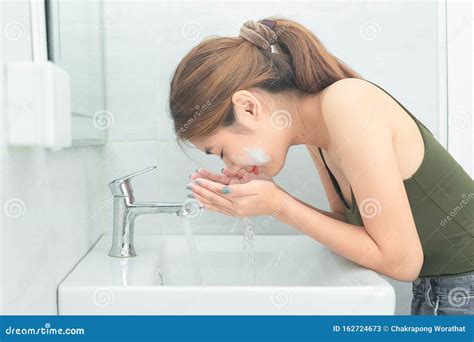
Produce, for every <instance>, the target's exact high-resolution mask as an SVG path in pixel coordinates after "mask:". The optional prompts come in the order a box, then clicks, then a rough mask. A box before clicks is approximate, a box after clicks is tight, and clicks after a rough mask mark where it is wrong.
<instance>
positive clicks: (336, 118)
mask: <svg viewBox="0 0 474 342" xmlns="http://www.w3.org/2000/svg"><path fill="white" fill-rule="evenodd" d="M390 101H392V99H391V97H390V96H389V95H388V94H386V93H385V92H384V91H383V90H382V89H380V88H378V87H377V86H375V85H374V84H372V83H370V82H368V81H366V80H363V79H359V78H345V79H342V80H339V81H336V82H334V83H333V84H331V85H330V86H328V87H327V88H325V89H324V90H323V92H322V94H321V111H322V115H323V119H324V121H325V123H326V125H327V128H328V131H329V134H330V136H331V138H336V137H335V136H337V135H339V136H344V137H345V138H347V137H350V136H353V137H357V138H361V137H362V136H367V134H372V133H373V131H374V130H377V131H385V132H384V134H387V133H388V132H389V131H390V130H391V121H390V113H388V112H387V103H389V102H390ZM384 107H385V108H384ZM364 133H365V134H364Z"/></svg>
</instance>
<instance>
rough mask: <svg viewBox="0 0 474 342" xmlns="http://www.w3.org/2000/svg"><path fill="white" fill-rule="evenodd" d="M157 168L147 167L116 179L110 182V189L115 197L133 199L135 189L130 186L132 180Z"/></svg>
mask: <svg viewBox="0 0 474 342" xmlns="http://www.w3.org/2000/svg"><path fill="white" fill-rule="evenodd" d="M156 168H157V165H155V166H150V167H147V168H146V169H143V170H140V171H137V172H134V173H131V174H129V175H126V176H122V177H120V178H117V179H114V180H113V181H111V182H109V188H110V190H111V191H112V195H113V196H125V197H132V196H133V189H132V185H131V184H130V179H131V178H133V177H135V176H138V175H141V174H142V173H145V172H149V171H151V170H154V169H156Z"/></svg>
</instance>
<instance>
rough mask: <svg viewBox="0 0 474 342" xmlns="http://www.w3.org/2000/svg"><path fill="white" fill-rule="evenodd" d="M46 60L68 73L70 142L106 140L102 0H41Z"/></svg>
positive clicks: (109, 120)
mask: <svg viewBox="0 0 474 342" xmlns="http://www.w3.org/2000/svg"><path fill="white" fill-rule="evenodd" d="M45 13H46V31H47V49H48V60H50V61H52V62H54V63H55V64H57V65H58V66H60V67H61V68H63V69H64V70H66V71H67V72H68V73H69V75H70V77H71V110H72V113H71V114H72V145H73V146H83V145H97V144H103V143H105V141H106V136H107V128H109V127H110V126H111V125H112V124H113V117H112V115H111V114H110V112H108V111H107V110H106V103H105V77H104V53H103V51H104V50H103V32H104V31H103V23H102V2H101V1H99V0H97V1H59V0H45Z"/></svg>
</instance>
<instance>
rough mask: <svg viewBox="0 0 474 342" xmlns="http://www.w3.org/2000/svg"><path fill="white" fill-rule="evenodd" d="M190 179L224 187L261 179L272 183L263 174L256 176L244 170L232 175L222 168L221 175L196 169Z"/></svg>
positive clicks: (269, 178)
mask: <svg viewBox="0 0 474 342" xmlns="http://www.w3.org/2000/svg"><path fill="white" fill-rule="evenodd" d="M190 177H191V179H192V180H195V179H197V178H205V179H209V180H211V181H214V182H217V183H222V184H225V185H229V184H242V183H247V182H249V181H251V180H252V179H261V180H268V181H271V182H273V179H272V178H271V177H268V176H266V175H265V174H264V173H260V174H259V175H256V174H254V173H251V172H247V171H245V170H244V169H240V170H239V171H237V172H235V173H234V172H231V171H230V170H229V169H227V168H223V169H222V174H215V173H213V172H211V171H209V170H206V169H197V170H196V172H194V173H192V174H191V175H190Z"/></svg>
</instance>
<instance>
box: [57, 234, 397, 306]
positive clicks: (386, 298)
mask: <svg viewBox="0 0 474 342" xmlns="http://www.w3.org/2000/svg"><path fill="white" fill-rule="evenodd" d="M194 241H195V246H196V249H197V260H198V264H199V268H200V274H201V280H202V283H199V277H198V276H197V273H196V272H195V271H194V268H193V264H195V263H193V262H192V260H193V259H192V258H191V254H190V253H189V249H188V245H187V242H186V236H185V235H155V234H137V235H135V248H136V250H137V254H138V255H137V256H136V257H133V258H113V257H109V256H108V252H109V249H110V245H111V242H112V237H111V235H110V234H104V235H103V236H102V237H101V238H100V239H99V241H98V242H97V243H96V245H95V246H94V247H93V248H92V249H91V251H90V252H89V253H88V254H87V255H86V256H85V257H84V258H83V259H82V260H81V262H79V264H78V265H77V266H76V267H75V268H74V270H73V271H72V272H71V273H70V274H69V275H68V276H67V277H66V279H65V280H64V281H63V282H62V283H61V284H60V285H59V288H58V307H59V314H60V315H100V314H106V315H393V314H394V312H395V292H394V289H393V287H392V286H391V285H390V283H388V282H387V281H386V280H385V279H384V278H382V277H381V276H380V275H379V274H377V273H376V272H374V271H372V270H369V269H366V268H364V267H361V266H359V265H357V264H355V263H353V262H351V261H350V260H348V259H346V258H344V257H342V256H339V255H337V254H335V253H334V252H332V251H331V250H329V249H328V248H326V247H324V246H323V245H321V244H320V243H318V242H317V241H315V240H313V239H311V238H309V237H307V236H305V235H255V236H254V238H253V249H252V252H251V253H250V252H249V250H248V249H245V250H244V248H243V247H244V245H245V244H243V242H244V239H243V236H241V235H195V236H194ZM245 251H247V252H245Z"/></svg>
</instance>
